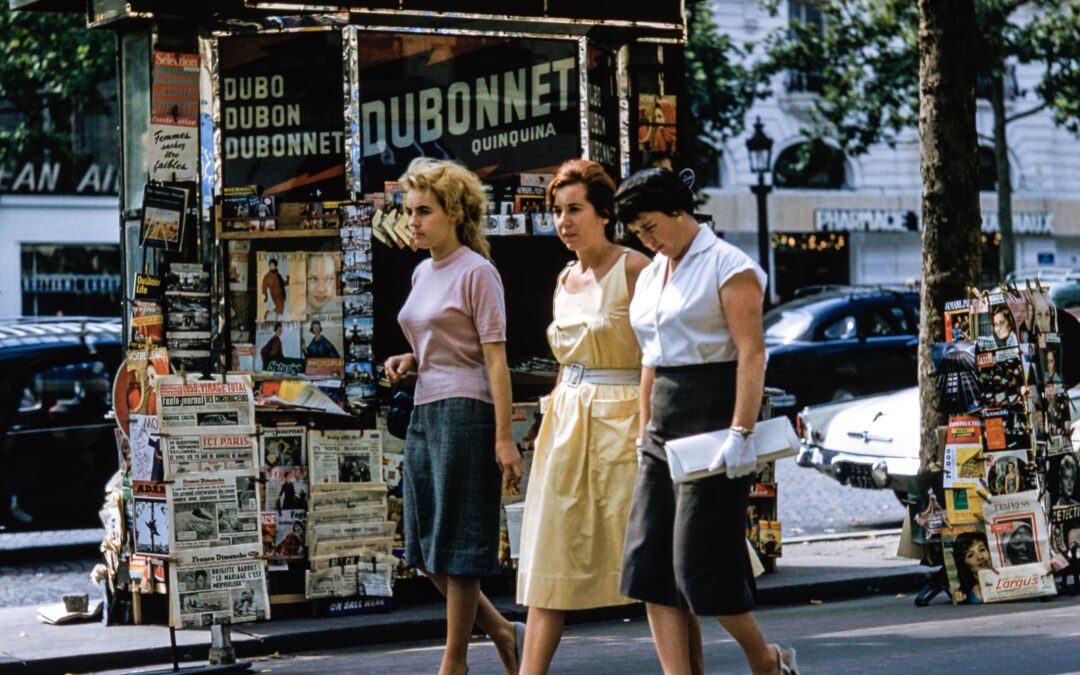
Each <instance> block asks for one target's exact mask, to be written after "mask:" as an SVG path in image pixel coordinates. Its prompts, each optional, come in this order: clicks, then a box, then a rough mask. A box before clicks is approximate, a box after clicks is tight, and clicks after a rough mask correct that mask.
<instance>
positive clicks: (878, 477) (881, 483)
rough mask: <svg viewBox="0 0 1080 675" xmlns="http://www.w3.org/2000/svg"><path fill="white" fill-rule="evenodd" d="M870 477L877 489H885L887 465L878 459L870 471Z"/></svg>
mask: <svg viewBox="0 0 1080 675" xmlns="http://www.w3.org/2000/svg"><path fill="white" fill-rule="evenodd" d="M870 475H871V476H873V477H874V483H876V484H877V486H878V487H881V488H883V487H885V486H886V485H888V484H889V465H888V463H887V462H886V461H885V460H883V459H879V460H878V461H877V463H875V464H874V468H873V469H871V470H870Z"/></svg>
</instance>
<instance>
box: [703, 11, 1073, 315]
mask: <svg viewBox="0 0 1080 675" xmlns="http://www.w3.org/2000/svg"><path fill="white" fill-rule="evenodd" d="M713 7H714V13H715V17H716V21H717V24H718V26H719V29H720V31H721V32H723V33H726V34H728V35H730V36H732V38H733V40H734V41H735V42H736V43H738V44H746V43H748V42H761V41H762V40H763V39H764V37H765V36H766V35H767V34H768V33H770V32H771V31H773V30H776V29H779V28H783V27H784V26H785V25H787V23H788V22H789V21H790V20H791V19H792V18H799V19H802V20H809V21H813V20H815V18H816V17H815V15H814V10H813V4H812V3H808V2H794V1H792V0H788V2H786V3H781V7H780V11H778V12H777V14H776V16H770V15H769V14H768V13H767V12H766V11H765V10H764V9H762V8H761V7H760V5H759V4H758V2H756V0H724V1H723V2H715V3H713ZM1014 73H1015V74H1014V77H1013V78H1012V79H1013V83H1014V84H1013V86H1012V87H1011V89H1012V91H1013V92H1017V93H1014V94H1013V95H1012V96H1010V97H1009V98H1008V100H1007V103H1006V106H1007V111H1008V113H1009V114H1013V113H1015V112H1018V111H1021V110H1027V109H1029V108H1033V107H1035V106H1036V105H1037V101H1036V100H1035V97H1034V95H1033V94H1032V93H1031V92H1032V90H1033V89H1034V86H1035V84H1036V83H1037V82H1038V81H1039V78H1040V75H1041V72H1040V66H1039V64H1016V65H1015V70H1014ZM796 75H797V74H796ZM812 89H813V86H812V83H808V82H807V81H806V80H805V78H800V77H797V76H795V77H792V76H788V77H777V78H776V80H775V82H774V86H773V91H774V95H773V96H772V97H771V98H768V99H766V100H763V101H759V102H758V103H757V104H756V105H755V106H754V107H753V108H752V109H751V110H750V112H749V116H748V120H753V119H754V118H755V117H760V118H761V121H762V123H763V126H764V129H765V132H766V133H767V134H768V135H769V136H770V137H772V139H773V141H774V144H773V153H772V157H773V171H772V179H773V184H774V186H775V189H774V190H773V192H772V193H771V194H770V195H769V196H768V219H769V229H770V232H771V251H770V254H771V262H772V265H771V269H772V270H773V280H772V292H773V296H774V298H779V299H781V300H783V299H786V298H789V297H791V294H792V293H793V291H794V290H795V289H796V288H799V287H801V286H806V285H813V284H822V283H852V284H897V283H907V282H913V281H915V280H917V279H918V278H919V276H920V269H921V256H922V250H921V249H922V247H921V241H920V216H921V213H920V212H921V187H922V184H921V177H920V172H919V152H920V149H919V143H918V136H917V131H916V130H914V129H913V130H911V132H910V133H909V134H908V135H907V136H906V137H905V139H903V142H901V143H898V144H897V145H896V147H893V148H890V147H888V146H887V145H884V144H880V145H877V146H874V147H873V148H871V150H870V152H868V153H867V154H865V155H862V156H859V157H847V156H844V155H843V154H842V153H840V152H839V151H838V150H836V149H835V148H829V147H826V148H818V149H815V150H814V151H813V152H812V153H811V162H810V166H809V167H808V169H807V170H806V171H803V172H801V173H800V172H792V171H789V170H788V168H789V167H790V165H791V160H792V159H794V156H795V155H796V154H797V152H798V150H799V146H800V145H801V144H803V143H805V142H806V138H805V136H804V135H803V134H802V132H801V129H802V128H803V127H804V125H805V120H806V119H807V113H808V111H809V109H810V106H811V104H812V102H813V99H814V96H815V94H814V93H813V92H812V91H808V90H812ZM992 124H993V117H992V113H991V110H990V102H989V101H988V100H984V99H979V100H978V104H977V125H978V131H979V138H980V170H981V173H982V175H983V177H984V180H983V192H982V193H981V196H980V201H981V210H982V214H983V233H984V238H985V240H986V243H985V245H984V268H985V267H991V266H994V265H995V264H996V260H997V255H998V249H997V241H998V239H999V237H998V236H997V235H996V233H997V229H998V228H997V220H998V218H997V195H996V192H995V191H994V183H993V181H994V166H993V151H992V142H991V140H990V138H991V134H992V130H993V128H992ZM748 126H750V125H748ZM1007 132H1008V138H1009V148H1010V168H1011V172H1012V181H1013V190H1014V193H1013V228H1014V232H1015V235H1016V236H1015V246H1016V250H1015V254H1016V255H1015V259H1016V268H1017V269H1024V268H1030V267H1035V266H1047V265H1053V266H1061V267H1073V268H1080V139H1078V138H1076V137H1075V136H1073V135H1072V134H1071V133H1069V132H1068V131H1066V130H1064V129H1061V128H1058V127H1056V126H1055V125H1054V123H1053V120H1052V117H1051V114H1050V113H1049V112H1048V111H1043V112H1040V113H1037V114H1034V115H1031V116H1029V117H1024V118H1022V119H1019V120H1017V121H1015V122H1012V123H1010V124H1009V126H1008V129H1007ZM750 133H752V129H750V130H748V131H747V132H745V133H744V134H743V135H742V136H740V137H736V138H734V139H732V140H731V141H730V142H729V143H728V144H727V145H726V146H725V147H724V152H723V159H722V165H721V166H720V167H719V171H718V175H719V180H718V181H716V182H718V185H714V186H711V187H709V188H708V189H707V190H706V192H707V194H708V195H709V197H710V198H709V201H708V202H707V204H706V206H705V210H706V211H708V212H710V213H711V214H712V215H713V216H714V218H715V221H716V223H717V225H718V227H719V229H721V230H723V231H725V232H726V235H725V236H726V237H727V238H728V240H730V241H732V242H733V243H736V244H737V245H739V246H741V247H742V248H744V249H746V250H747V251H748V252H750V253H751V255H755V256H756V255H757V202H756V198H755V196H754V195H753V194H751V192H750V186H751V185H752V184H754V183H755V182H756V180H757V176H756V174H753V173H752V172H751V170H750V165H749V157H748V154H747V150H746V139H747V138H748V136H749V134H750Z"/></svg>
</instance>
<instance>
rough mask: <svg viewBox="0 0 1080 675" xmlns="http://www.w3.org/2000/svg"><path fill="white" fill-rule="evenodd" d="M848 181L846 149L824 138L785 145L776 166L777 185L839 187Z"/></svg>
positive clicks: (774, 178)
mask: <svg viewBox="0 0 1080 675" xmlns="http://www.w3.org/2000/svg"><path fill="white" fill-rule="evenodd" d="M846 182H847V180H846V176H845V168H844V153H842V152H840V151H839V150H837V149H836V148H833V147H831V146H829V145H827V144H825V143H822V142H821V141H815V142H813V143H797V144H795V145H793V146H791V147H789V148H785V149H784V151H783V152H781V153H780V156H779V157H777V159H776V164H775V165H774V167H773V184H774V185H776V187H782V188H807V189H811V190H839V189H842V188H843V187H844V186H845V184H846Z"/></svg>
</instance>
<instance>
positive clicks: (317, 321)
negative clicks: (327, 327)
mask: <svg viewBox="0 0 1080 675" xmlns="http://www.w3.org/2000/svg"><path fill="white" fill-rule="evenodd" d="M315 326H318V327H319V328H322V321H319V320H317V319H316V320H315V321H312V322H311V326H310V327H308V330H312V331H313V330H315Z"/></svg>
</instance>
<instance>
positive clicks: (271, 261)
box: [266, 258, 277, 267]
mask: <svg viewBox="0 0 1080 675" xmlns="http://www.w3.org/2000/svg"><path fill="white" fill-rule="evenodd" d="M266 264H267V265H273V266H274V267H277V258H270V260H269V261H268V262H267V263H266Z"/></svg>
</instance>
